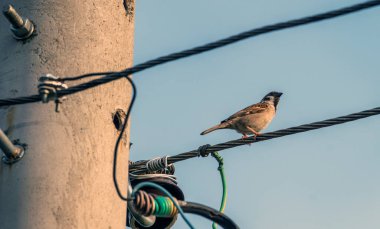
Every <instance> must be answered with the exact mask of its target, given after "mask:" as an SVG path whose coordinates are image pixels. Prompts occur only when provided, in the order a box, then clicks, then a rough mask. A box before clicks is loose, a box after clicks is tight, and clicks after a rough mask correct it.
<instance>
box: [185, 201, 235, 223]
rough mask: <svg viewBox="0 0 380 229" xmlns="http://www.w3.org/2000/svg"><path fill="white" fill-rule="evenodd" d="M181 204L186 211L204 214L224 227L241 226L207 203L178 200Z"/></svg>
mask: <svg viewBox="0 0 380 229" xmlns="http://www.w3.org/2000/svg"><path fill="white" fill-rule="evenodd" d="M178 203H179V206H181V208H182V210H183V211H184V212H185V213H191V214H196V215H200V216H203V217H205V218H207V219H209V220H212V221H213V222H215V223H217V224H219V225H220V226H221V227H223V228H228V229H239V226H238V225H237V224H236V223H235V222H234V221H232V219H230V218H229V217H228V216H226V215H225V214H223V213H221V212H219V211H218V210H215V209H213V208H210V207H208V206H206V205H203V204H199V203H194V202H188V201H181V200H178Z"/></svg>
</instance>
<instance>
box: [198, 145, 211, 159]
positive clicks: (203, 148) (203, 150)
mask: <svg viewBox="0 0 380 229" xmlns="http://www.w3.org/2000/svg"><path fill="white" fill-rule="evenodd" d="M210 146H211V145H210V144H206V145H203V146H200V147H199V148H198V157H200V156H202V157H207V156H208V155H209V154H210V153H209V152H207V149H208V148H209V147H210Z"/></svg>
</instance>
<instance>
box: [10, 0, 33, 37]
mask: <svg viewBox="0 0 380 229" xmlns="http://www.w3.org/2000/svg"><path fill="white" fill-rule="evenodd" d="M3 14H4V16H5V17H6V18H7V19H8V21H9V22H10V23H11V26H10V29H11V31H12V33H13V36H14V38H16V39H17V40H25V39H27V38H29V37H30V36H32V34H33V32H34V25H33V23H32V22H31V21H30V20H29V19H27V18H25V19H23V18H22V17H21V16H20V15H19V14H18V13H17V11H16V10H15V8H13V6H12V5H7V6H4V8H3Z"/></svg>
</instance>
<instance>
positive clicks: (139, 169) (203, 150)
mask: <svg viewBox="0 0 380 229" xmlns="http://www.w3.org/2000/svg"><path fill="white" fill-rule="evenodd" d="M378 114H380V107H376V108H373V109H370V110H365V111H361V112H358V113H353V114H350V115H345V116H341V117H337V118H332V119H327V120H324V121H319V122H313V123H310V124H305V125H301V126H296V127H291V128H287V129H282V130H278V131H274V132H270V133H265V134H262V135H259V136H257V137H256V138H254V137H249V138H246V139H237V140H233V141H229V142H225V143H220V144H216V145H213V146H210V145H203V146H201V147H199V148H198V149H197V150H192V151H189V152H186V153H181V154H178V155H175V156H170V157H168V158H167V161H168V163H169V164H171V163H175V162H179V161H183V160H187V159H190V158H193V157H199V156H207V155H208V154H210V153H212V152H217V151H221V150H225V149H230V148H233V147H237V146H241V145H246V144H251V143H256V142H261V141H266V140H269V139H273V138H279V137H283V136H287V135H291V134H297V133H301V132H306V131H310V130H316V129H320V128H325V127H329V126H333V125H338V124H342V123H346V122H351V121H355V120H358V119H362V118H367V117H370V116H373V115H378ZM147 162H148V161H147V160H145V161H138V162H136V163H134V164H132V165H131V166H130V167H129V171H130V172H133V173H134V174H140V173H144V172H145V171H146V163H147Z"/></svg>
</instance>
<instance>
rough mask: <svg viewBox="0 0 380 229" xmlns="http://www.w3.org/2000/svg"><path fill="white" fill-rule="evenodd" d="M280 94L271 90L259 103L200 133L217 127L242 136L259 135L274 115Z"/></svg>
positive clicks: (203, 133)
mask: <svg viewBox="0 0 380 229" xmlns="http://www.w3.org/2000/svg"><path fill="white" fill-rule="evenodd" d="M281 95H282V93H281V92H276V91H272V92H270V93H268V94H267V95H266V96H265V97H264V98H263V99H262V100H261V101H260V102H259V103H256V104H254V105H251V106H249V107H246V108H244V109H243V110H241V111H239V112H236V113H235V114H233V115H231V116H230V117H229V118H227V119H225V120H223V121H222V122H221V123H220V124H218V125H216V126H213V127H211V128H209V129H207V130H205V131H203V132H202V133H201V135H205V134H208V133H210V132H212V131H214V130H219V129H233V130H236V131H237V132H239V133H241V134H243V138H247V137H248V135H254V136H255V137H256V136H258V135H260V131H261V130H263V129H265V128H266V127H267V126H268V125H269V123H270V122H271V121H272V119H273V118H274V116H275V115H276V110H277V104H278V102H279V101H280V97H281Z"/></svg>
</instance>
